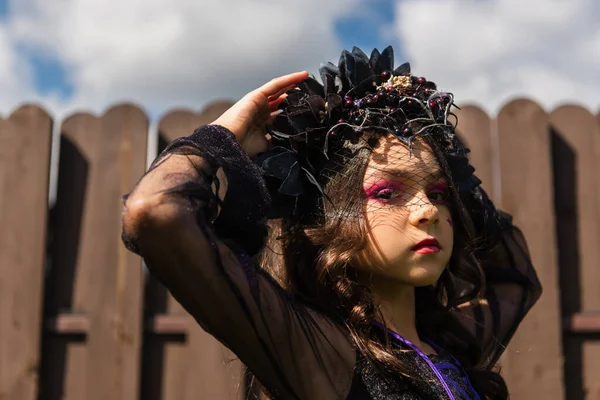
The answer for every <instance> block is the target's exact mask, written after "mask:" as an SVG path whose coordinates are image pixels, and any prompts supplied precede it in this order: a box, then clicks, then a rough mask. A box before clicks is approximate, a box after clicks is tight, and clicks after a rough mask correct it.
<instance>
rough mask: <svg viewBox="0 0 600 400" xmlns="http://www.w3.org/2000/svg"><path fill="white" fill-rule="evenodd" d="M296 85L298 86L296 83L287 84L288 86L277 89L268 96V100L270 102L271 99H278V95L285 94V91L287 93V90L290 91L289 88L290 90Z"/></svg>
mask: <svg viewBox="0 0 600 400" xmlns="http://www.w3.org/2000/svg"><path fill="white" fill-rule="evenodd" d="M297 87H298V85H296V84H294V85H289V86H286V87H284V88H282V89H281V90H279V91H278V92H277V93H275V94H273V95H271V96H269V102H271V101H273V100H276V99H278V98H279V97H280V96H281V95H282V94H285V93H287V92H288V91H290V90H292V89H295V88H297Z"/></svg>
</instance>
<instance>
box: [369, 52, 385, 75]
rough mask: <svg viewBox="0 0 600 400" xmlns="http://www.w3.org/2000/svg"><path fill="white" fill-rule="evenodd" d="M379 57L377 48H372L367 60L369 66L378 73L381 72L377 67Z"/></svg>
mask: <svg viewBox="0 0 600 400" xmlns="http://www.w3.org/2000/svg"><path fill="white" fill-rule="evenodd" d="M379 57H381V53H379V50H377V49H373V51H372V52H371V59H370V60H369V64H371V68H372V69H373V71H374V72H375V73H376V74H380V73H382V72H383V71H381V70H380V69H379Z"/></svg>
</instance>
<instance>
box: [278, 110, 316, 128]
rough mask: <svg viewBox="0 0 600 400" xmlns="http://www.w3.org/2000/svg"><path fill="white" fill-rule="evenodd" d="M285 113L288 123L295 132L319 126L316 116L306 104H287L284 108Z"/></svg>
mask: <svg viewBox="0 0 600 400" xmlns="http://www.w3.org/2000/svg"><path fill="white" fill-rule="evenodd" d="M286 114H287V117H288V121H289V123H290V125H291V126H292V127H293V128H294V130H295V131H296V132H304V131H306V128H316V127H318V126H319V120H318V117H317V116H315V115H314V114H313V112H312V110H311V108H310V107H308V106H306V105H301V106H289V107H288V108H286Z"/></svg>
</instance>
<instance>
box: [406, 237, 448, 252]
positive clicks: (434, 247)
mask: <svg viewBox="0 0 600 400" xmlns="http://www.w3.org/2000/svg"><path fill="white" fill-rule="evenodd" d="M440 250H442V247H441V246H440V242H438V241H437V240H436V239H435V238H427V239H424V240H421V241H420V242H419V243H417V244H416V245H414V246H413V248H412V251H414V252H415V253H419V254H431V253H439V252H440Z"/></svg>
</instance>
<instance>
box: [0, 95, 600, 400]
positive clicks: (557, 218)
mask: <svg viewBox="0 0 600 400" xmlns="http://www.w3.org/2000/svg"><path fill="white" fill-rule="evenodd" d="M226 107H227V104H226V103H215V104H213V105H212V106H210V107H209V108H207V109H205V110H204V111H203V112H201V113H194V112H190V111H173V112H171V113H169V114H167V115H166V116H164V117H163V118H162V119H161V120H160V122H159V124H158V130H159V134H160V143H161V146H164V145H165V144H166V143H168V142H169V141H171V140H172V139H174V138H176V137H178V136H183V135H187V134H189V133H190V132H191V131H192V130H193V129H194V128H195V127H197V126H199V125H201V124H204V123H208V122H210V121H212V120H213V119H214V118H215V117H216V116H217V115H218V114H219V113H220V112H221V111H222V110H224V109H225V108H226ZM459 117H460V127H459V130H460V133H461V135H462V136H463V137H464V139H465V140H466V142H467V143H468V145H469V146H470V147H471V148H472V149H473V156H472V158H473V163H474V165H475V166H476V168H477V169H478V175H479V176H480V177H481V178H482V179H483V180H484V182H486V183H485V186H486V188H487V190H488V191H489V192H490V193H491V195H492V197H493V198H494V200H495V201H496V203H497V204H498V205H499V206H500V207H501V208H503V209H505V210H507V211H508V212H510V213H512V214H513V215H514V217H515V220H516V223H517V224H518V225H520V226H521V227H522V228H523V230H524V232H525V235H526V237H527V238H528V241H529V246H530V249H531V253H532V256H533V261H534V264H535V266H536V268H537V271H538V273H539V276H540V279H541V281H542V284H543V286H544V290H545V291H544V294H543V296H542V298H541V300H540V301H539V303H538V304H537V305H536V307H535V308H534V309H533V311H532V312H531V313H530V315H529V316H528V317H527V318H526V320H525V321H524V322H523V324H522V326H521V328H520V330H519V331H518V333H517V334H516V336H515V338H514V339H513V341H512V342H511V345H510V346H509V348H508V349H507V351H506V354H505V356H503V359H502V360H501V364H502V366H503V371H504V372H503V374H504V376H505V378H506V380H507V382H508V385H509V389H510V391H511V393H512V398H513V399H517V400H520V399H531V398H539V399H552V400H554V399H556V400H558V399H584V398H585V399H593V400H600V379H599V378H600V268H599V267H598V263H599V260H600V185H599V184H598V177H599V176H600V161H599V159H600V116H598V117H595V116H593V115H592V114H590V112H589V111H587V110H585V109H583V108H581V107H575V106H564V107H560V108H558V109H556V110H554V111H552V112H551V113H546V112H545V111H544V110H543V109H542V108H540V107H539V106H538V105H537V104H535V103H534V102H532V101H529V100H524V99H521V100H515V101H512V102H510V103H509V104H507V105H506V106H505V107H504V108H502V110H501V111H500V113H499V114H498V116H497V117H496V118H495V119H492V118H490V117H489V116H488V115H486V114H485V113H484V112H483V111H481V110H480V109H479V108H477V107H469V106H468V107H464V108H463V109H462V111H461V112H460V115H459ZM52 127H53V120H52V118H51V117H50V116H49V115H48V114H47V113H46V112H45V111H43V110H42V109H40V108H38V107H36V106H30V105H29V106H23V107H21V108H19V109H18V110H17V111H15V112H14V113H13V114H12V115H11V116H10V117H9V118H7V119H5V120H1V121H0V190H1V191H0V227H1V228H2V229H1V230H0V399H1V400H9V399H10V400H33V399H36V398H38V399H44V400H58V399H66V400H80V399H89V400H96V399H97V400H106V399H111V400H131V399H144V400H145V399H149V400H159V399H164V400H167V399H168V400H171V399H172V400H192V399H194V400H196V399H242V398H244V397H245V394H246V393H245V385H244V384H243V383H240V382H244V379H243V378H244V376H243V372H242V368H241V365H240V364H239V363H238V362H237V361H234V357H233V355H232V354H231V353H229V352H228V351H227V350H226V349H224V348H223V347H222V346H221V345H219V344H218V343H217V342H215V341H214V340H213V339H212V338H211V337H210V336H208V335H207V334H206V333H204V332H203V331H202V330H201V329H200V328H199V327H198V326H197V325H195V323H194V322H193V320H191V318H190V317H188V316H187V315H186V314H185V312H184V311H183V310H182V308H181V307H180V306H179V305H178V304H177V303H176V302H175V301H174V300H173V299H172V298H171V297H170V295H168V293H167V292H166V291H165V289H164V288H163V287H161V285H160V284H158V283H157V282H156V281H154V280H153V279H151V278H148V277H147V276H146V275H145V274H144V272H143V268H142V263H141V260H140V259H139V258H138V257H136V256H135V255H133V254H131V253H129V252H127V251H126V250H125V249H124V247H123V246H122V244H121V242H120V237H119V234H120V210H121V202H120V196H121V195H122V194H124V193H126V192H127V191H128V190H129V189H130V188H131V187H132V186H133V185H134V184H135V182H136V181H137V179H139V178H140V177H141V175H142V173H143V172H144V168H145V166H146V147H147V137H148V135H147V134H148V127H149V122H148V117H147V116H146V115H145V114H144V112H143V111H141V109H140V108H138V107H137V106H135V105H118V106H115V107H113V108H111V109H110V110H108V111H107V112H106V113H105V114H104V115H103V116H101V117H96V116H92V115H89V114H77V115H73V116H71V117H70V118H68V119H66V120H65V121H62V123H61V128H60V158H59V174H58V189H57V199H56V203H55V204H54V206H53V207H52V208H51V209H49V207H48V201H47V199H48V182H49V165H50V154H51V136H52V134H51V132H52Z"/></svg>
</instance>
